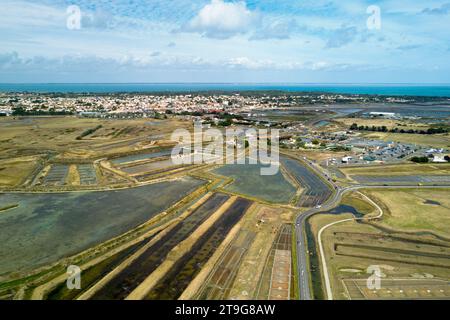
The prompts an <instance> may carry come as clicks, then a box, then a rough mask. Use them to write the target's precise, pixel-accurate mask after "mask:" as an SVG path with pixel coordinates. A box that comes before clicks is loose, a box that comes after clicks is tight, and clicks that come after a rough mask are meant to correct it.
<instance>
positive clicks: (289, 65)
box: [0, 0, 450, 83]
mask: <svg viewBox="0 0 450 320" xmlns="http://www.w3.org/2000/svg"><path fill="white" fill-rule="evenodd" d="M0 6H1V10H0V82H2V83H35V82H36V83H49V82H55V83H58V82H63V83H77V82H78V83H80V82H83V83H84V82H101V83H106V82H116V83H125V82H133V83H139V82H158V83H164V82H176V83H181V82H202V83H208V82H219V83H225V82H227V83H229V82H232V83H237V82H238V83H244V82H251V83H450V0H408V1H407V0H380V1H376V0H372V1H365V0H345V1H343V0H340V1H339V0H338V1H334V0H246V1H241V0H238V1H231V0H192V1H188V0H95V1H94V0H70V1H69V0H36V1H30V0H28V1H25V0H1V3H0Z"/></svg>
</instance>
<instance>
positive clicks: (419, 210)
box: [311, 189, 450, 299]
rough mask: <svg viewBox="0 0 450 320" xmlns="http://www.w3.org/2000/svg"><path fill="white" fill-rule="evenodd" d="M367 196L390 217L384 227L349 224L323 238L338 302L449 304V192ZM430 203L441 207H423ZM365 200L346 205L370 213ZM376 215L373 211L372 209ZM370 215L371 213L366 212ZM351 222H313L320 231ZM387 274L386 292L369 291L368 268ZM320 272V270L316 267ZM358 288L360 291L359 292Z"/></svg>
mask: <svg viewBox="0 0 450 320" xmlns="http://www.w3.org/2000/svg"><path fill="white" fill-rule="evenodd" d="M367 194H368V195H369V196H370V197H371V198H372V199H373V200H374V201H376V202H377V203H378V204H379V205H380V206H381V207H382V208H383V210H384V211H385V215H384V216H383V218H382V219H381V221H377V222H371V223H360V222H356V221H350V222H344V223H340V224H337V225H334V226H332V227H329V228H327V229H326V230H325V232H324V233H323V235H322V242H323V244H324V250H325V256H326V259H327V265H328V268H329V275H330V281H331V285H332V290H333V296H334V298H335V299H369V298H370V299H379V298H391V299H397V298H398V299H400V298H408V297H409V298H445V297H446V298H448V297H450V288H449V287H448V284H447V285H445V282H444V286H442V282H439V279H444V280H447V281H448V279H450V249H449V248H450V241H448V240H445V238H442V236H447V235H448V234H449V230H448V225H449V221H448V219H449V218H450V215H449V213H450V210H449V207H448V204H449V201H448V200H447V198H448V190H437V189H436V190H432V189H427V190H409V189H408V190H406V189H404V190H371V191H369V192H367ZM426 200H433V201H438V202H440V203H441V204H442V205H441V206H439V205H436V204H424V202H425V201H426ZM362 202H364V201H363V199H362V198H361V197H356V198H355V194H350V195H348V196H346V197H345V198H344V199H343V203H342V204H344V203H346V204H348V205H350V204H351V205H355V206H359V208H358V210H362V209H364V207H366V210H369V208H371V206H370V205H369V204H367V203H366V204H363V203H362ZM372 209H373V208H372ZM366 212H368V211H366ZM350 217H352V216H351V215H350V214H347V213H344V214H340V215H331V214H326V213H325V214H319V215H316V216H314V217H312V218H311V226H312V230H313V232H314V234H315V235H316V236H317V233H318V230H319V229H320V228H321V227H322V226H324V225H326V224H328V223H331V222H334V221H339V220H343V219H345V218H350ZM373 265H375V266H378V267H379V268H380V269H381V270H382V276H383V280H382V288H381V289H380V290H368V289H367V288H366V287H365V283H366V280H367V278H368V277H369V276H370V275H371V274H370V273H368V272H367V268H368V267H369V266H373ZM316 267H317V266H316ZM358 288H359V289H358Z"/></svg>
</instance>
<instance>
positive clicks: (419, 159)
mask: <svg viewBox="0 0 450 320" xmlns="http://www.w3.org/2000/svg"><path fill="white" fill-rule="evenodd" d="M411 161H412V162H416V163H427V162H428V161H429V160H428V157H412V158H411Z"/></svg>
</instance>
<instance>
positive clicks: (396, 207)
mask: <svg viewBox="0 0 450 320" xmlns="http://www.w3.org/2000/svg"><path fill="white" fill-rule="evenodd" d="M370 195H372V196H374V197H375V198H376V199H379V200H381V202H382V203H383V204H384V205H385V206H386V207H387V208H388V210H389V214H388V215H386V217H385V218H384V219H383V220H382V223H383V224H386V225H388V226H390V227H392V228H394V229H396V230H399V229H400V230H404V231H429V232H435V233H438V234H440V235H442V236H445V237H449V238H450V228H449V226H450V197H449V195H450V189H398V190H395V189H389V190H382V191H381V190H371V191H370ZM427 200H431V201H436V202H438V203H440V205H437V204H426V201H427Z"/></svg>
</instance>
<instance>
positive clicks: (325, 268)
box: [318, 191, 383, 300]
mask: <svg viewBox="0 0 450 320" xmlns="http://www.w3.org/2000/svg"><path fill="white" fill-rule="evenodd" d="M358 193H359V194H360V195H361V196H363V197H364V198H366V199H367V201H369V202H370V203H371V204H373V205H374V207H375V208H377V209H378V212H379V214H378V215H377V216H376V217H370V218H349V219H344V220H339V221H335V222H332V223H329V224H327V225H326V226H323V227H322V228H321V229H320V230H319V234H318V242H319V251H320V259H321V260H322V270H323V276H324V279H325V289H326V292H327V300H333V292H332V290H331V285H330V278H329V275H328V266H327V262H326V260H325V252H324V250H323V244H322V233H323V231H324V230H325V229H327V228H328V227H331V226H334V225H336V224H338V223H343V222H347V221H356V220H368V221H369V220H373V219H379V218H381V217H382V216H383V210H382V209H381V208H380V206H379V205H378V204H376V203H375V202H374V201H373V200H372V199H370V198H369V197H368V196H366V195H365V194H363V193H361V192H359V191H358Z"/></svg>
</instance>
